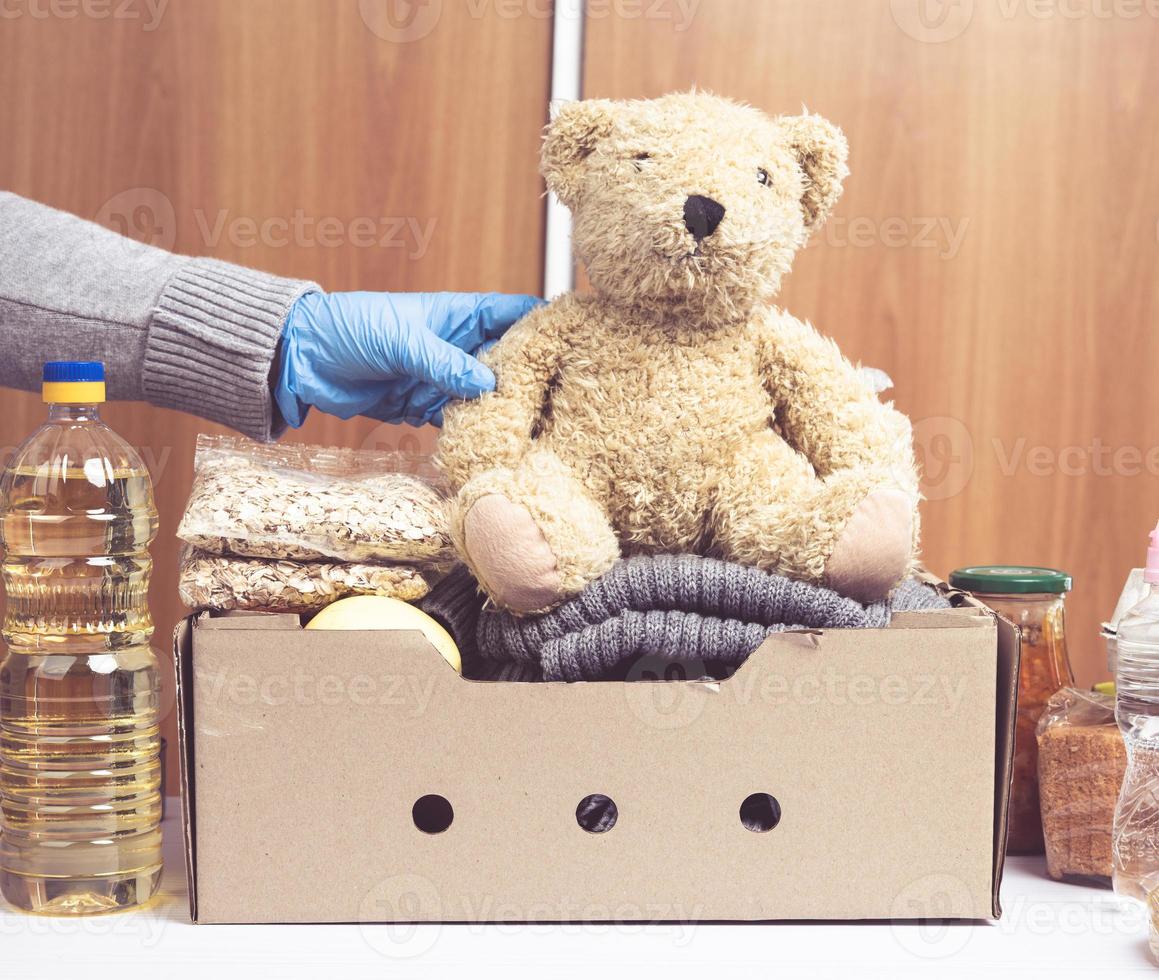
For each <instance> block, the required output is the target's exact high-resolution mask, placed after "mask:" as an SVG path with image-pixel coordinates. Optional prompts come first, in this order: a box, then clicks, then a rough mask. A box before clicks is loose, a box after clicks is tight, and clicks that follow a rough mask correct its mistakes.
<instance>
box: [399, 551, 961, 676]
mask: <svg viewBox="0 0 1159 980" xmlns="http://www.w3.org/2000/svg"><path fill="white" fill-rule="evenodd" d="M948 606H949V603H948V602H947V601H946V600H945V599H944V598H943V597H942V596H940V595H939V594H938V593H937V592H936V591H934V589H932V588H930V587H929V586H928V585H925V584H923V583H921V582H918V581H916V580H914V579H910V580H907V581H905V582H903V583H902V584H901V585H900V586H899V587H898V588H897V589H896V590H894V592H893V594H892V595H891V596H890V599H889V601H888V602H880V603H875V604H873V605H869V606H863V605H861V604H860V603H858V602H856V601H855V600H853V599H849V598H846V597H844V596H841V595H838V594H837V593H836V592H833V591H832V590H830V589H826V588H823V587H821V586H817V585H810V584H808V583H806V582H799V581H796V580H794V579H789V578H785V577H784V576H781V575H774V574H772V573H771V572H763V571H761V570H759V569H755V568H748V567H745V566H743V565H735V564H732V563H730V562H723V561H718V560H716V559H713V558H701V557H698V556H695V555H639V556H635V557H632V558H626V559H622V560H621V561H618V562H616V564H615V565H613V566H612V568H611V570H610V571H608V573H607V574H606V575H604V576H603V577H601V578H600V579H598V580H596V581H595V582H593V583H592V584H591V585H589V586H588V587H587V589H585V590H584V591H583V592H582V593H580V595H578V596H576V597H575V598H574V599H571V600H569V601H567V602H565V603H563V604H562V605H560V606H558V607H557V608H555V609H553V610H552V611H551V612H548V613H545V614H543V615H542V616H527V617H517V616H512V615H511V614H510V613H508V612H505V611H503V610H499V609H497V608H495V607H493V606H491V605H489V604H488V605H487V606H486V607H484V605H483V600H482V597H481V596H480V594H479V592H478V587H477V585H476V583H475V580H474V579H473V578H472V577H471V575H470V573H469V572H467V570H466V569H465V568H458V569H456V570H455V571H454V572H452V573H451V574H450V575H449V576H448V577H447V578H446V579H444V580H443V581H442V582H441V583H440V584H439V585H437V586H436V587H435V588H434V589H433V590H432V592H431V594H430V595H429V596H428V597H427V598H426V599H425V600H424V601H423V602H422V608H423V609H424V610H426V612H427V613H429V614H430V615H432V616H434V617H435V618H436V619H438V620H440V621H441V622H442V623H443V624H444V625H445V626H446V627H447V629H448V630H449V631H450V633H451V635H452V636H453V637H454V638H455V642H456V643H457V644H458V646H459V649H460V651H461V652H462V654H463V665H464V674H465V675H466V676H470V677H475V678H479V679H491V680H541V679H542V680H569V681H576V680H596V679H600V678H606V677H608V676H611V675H614V672H615V671H616V670H617V669H618V668H619V669H622V668H623V667H624V666H625V665H627V664H630V663H632V662H634V661H638V660H640V658H648V659H651V658H658V659H661V660H664V661H674V662H680V663H683V664H686V665H691V669H693V670H700V671H701V672H702V673H703V672H705V670H704V668H706V667H707V665H714V666H716V667H718V668H724V669H725V670H726V672H731V670H732V669H735V668H736V667H737V666H739V665H740V664H741V663H743V662H744V661H745V659H746V658H747V657H748V656H749V654H751V653H752V652H753V651H754V650H756V648H757V647H759V646H760V645H761V643H762V642H764V640H765V638H766V637H767V636H769V635H770V634H772V633H778V632H783V631H785V630H793V629H867V628H875V627H878V628H880V627H884V626H887V625H889V620H890V615H891V613H892V611H893V610H922V609H941V608H946V607H948Z"/></svg>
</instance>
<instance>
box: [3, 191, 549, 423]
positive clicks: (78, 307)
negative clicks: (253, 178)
mask: <svg viewBox="0 0 1159 980" xmlns="http://www.w3.org/2000/svg"><path fill="white" fill-rule="evenodd" d="M151 213H152V212H150V214H151ZM155 217H156V215H153V218H155ZM536 302H538V300H536V299H535V298H534V297H530V296H505V295H502V294H497V293H381V292H380V293H371V292H365V293H324V292H322V291H321V289H320V288H319V287H318V286H317V285H316V284H315V283H312V282H308V281H305V280H298V279H286V278H283V277H280V276H274V275H270V274H268V273H264V272H259V271H256V270H253V269H248V268H244V267H242V266H238V265H233V264H231V263H228V262H221V261H219V260H216V259H207V258H187V257H184V256H178V255H173V254H171V253H169V252H167V251H165V250H164V249H160V248H154V247H151V246H149V245H143V244H140V243H138V242H135V241H132V240H131V239H128V238H125V237H123V236H121V235H118V234H116V233H115V232H113V231H110V230H108V229H106V228H103V227H101V226H99V225H97V224H94V223H92V222H89V221H85V220H83V219H81V218H78V217H76V216H74V215H71V214H67V213H65V212H63V211H57V210H55V209H53V208H50V207H47V206H45V205H42V204H37V203H36V202H34V201H29V200H26V199H24V198H21V197H18V196H17V195H15V194H9V193H4V192H0V384H3V385H7V386H9V387H15V388H23V389H25V390H35V389H36V388H38V387H39V383H40V369H41V365H42V364H43V363H44V362H45V361H49V360H78V359H81V360H100V361H103V362H104V364H105V373H106V377H107V378H108V388H109V395H110V397H112V398H116V399H128V400H144V401H149V402H152V403H153V404H154V405H159V406H162V407H165V408H175V409H179V410H182V411H186V412H190V413H192V414H195V415H200V416H201V417H202V418H206V419H210V420H212V421H215V422H221V423H224V424H225V425H229V426H231V427H233V428H235V429H238V430H239V431H241V432H244V433H245V434H246V435H249V436H252V437H253V438H256V439H262V440H266V439H271V438H276V437H277V436H278V435H279V434H280V433H281V432H282V431H283V430H284V429H285V427H286V424H287V423H288V424H291V425H300V424H301V423H302V421H303V419H304V418H305V415H306V412H307V411H308V410H309V407H310V406H311V405H316V406H317V407H318V408H319V409H320V410H322V411H326V412H330V413H332V414H335V415H339V416H340V417H342V418H348V417H350V416H352V415H356V414H366V415H369V416H371V417H372V418H376V419H379V420H380V421H386V422H402V421H408V422H412V423H414V424H421V423H423V422H428V421H434V422H438V421H439V416H440V411H441V407H442V405H443V403H444V402H445V401H446V400H447V398H448V397H458V398H467V397H474V396H476V395H478V394H480V393H481V392H483V391H488V390H490V388H491V387H492V385H493V378H492V376H491V374H490V372H489V371H488V370H487V369H486V368H483V367H482V366H481V365H480V364H479V363H478V362H477V361H476V360H475V358H474V357H472V356H471V354H472V353H473V352H475V351H477V350H478V349H480V347H481V346H485V345H486V344H487V343H489V342H491V341H493V340H494V339H495V338H497V337H498V336H500V335H501V334H502V333H503V332H504V331H505V330H506V328H507V327H508V326H509V325H510V324H511V323H512V322H513V321H514V320H516V319H518V317H519V316H521V315H522V314H523V313H524V312H526V310H527V309H529V308H530V307H531V306H532V305H534V304H535V303H536ZM279 408H280V409H281V410H279ZM283 413H284V415H283Z"/></svg>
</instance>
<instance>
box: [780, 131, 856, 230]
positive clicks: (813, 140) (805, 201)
mask: <svg viewBox="0 0 1159 980" xmlns="http://www.w3.org/2000/svg"><path fill="white" fill-rule="evenodd" d="M777 122H778V123H779V124H780V127H781V132H782V133H783V134H784V138H785V139H786V141H787V142H788V145H789V147H790V148H791V149H792V151H793V153H794V154H795V155H796V157H797V162H798V163H799V164H800V166H801V170H802V172H803V173H804V174H805V194H804V197H803V198H802V199H801V208H802V210H803V211H804V212H805V227H806V228H807V229H808V230H809V231H813V230H814V229H815V228H818V227H819V226H820V225H821V224H822V222H824V220H825V219H826V218H827V217H828V216H829V212H830V210H832V208H833V205H834V204H836V203H837V199H838V198H839V197H840V196H841V185H842V184H843V182H844V181H845V178H846V177H848V176H849V167H848V165H847V161H848V159H849V145H848V144H847V143H846V142H845V134H844V133H842V132H841V130H840V129H838V128H837V127H836V126H834V125H833V123H831V122H829V120H827V119H822V118H821V117H820V116H815V115H812V114H811V113H806V114H805V115H801V116H781V117H780V118H779V119H778V120H777Z"/></svg>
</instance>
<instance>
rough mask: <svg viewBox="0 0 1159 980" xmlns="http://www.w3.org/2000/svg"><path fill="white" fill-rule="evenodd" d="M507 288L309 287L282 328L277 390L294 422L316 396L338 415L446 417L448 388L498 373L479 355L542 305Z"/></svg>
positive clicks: (417, 421) (416, 420)
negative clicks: (451, 290)
mask: <svg viewBox="0 0 1159 980" xmlns="http://www.w3.org/2000/svg"><path fill="white" fill-rule="evenodd" d="M541 302H542V300H539V299H536V298H535V297H534V296H506V295H503V294H502V293H319V292H314V293H307V294H306V295H305V296H302V297H301V298H300V299H299V300H298V301H297V302H296V303H295V304H294V305H293V307H291V309H290V313H289V316H288V317H287V318H286V326H285V328H284V330H283V331H282V339H281V351H280V355H281V365H280V369H279V373H278V378H277V380H276V382H275V384H274V399H275V401H276V402H277V404H278V408H279V410H280V411H281V413H282V417H283V418H285V420H286V421H287V422H288V423H289V424H290V425H292V426H293V427H294V428H297V427H298V426H300V425H301V424H302V423H303V422H304V421H305V420H306V413H307V412H308V411H309V409H310V406H311V405H316V406H317V407H318V408H319V409H320V410H321V411H323V412H327V413H329V414H330V415H337V416H338V417H339V418H343V419H348V418H351V417H352V416H355V415H367V416H369V417H370V418H372V419H378V420H379V421H380V422H408V423H410V424H411V425H423V424H424V423H427V422H433V423H434V424H435V425H441V424H442V421H443V406H444V405H446V403H447V402H448V401H449V400H451V399H452V398H477V397H478V396H479V395H481V394H483V393H484V392H487V391H492V390H494V388H495V375H493V374H492V373H491V369H490V368H488V367H487V366H486V365H484V364H482V363H480V362H479V361H478V360H476V359H475V356H476V355H478V354H479V353H481V352H482V351H483V350H485V349H486V348H487V347H489V346H491V344H493V343H494V342H495V341H496V340H498V339H499V338H500V337H501V336H503V334H504V333H505V332H506V330H507V328H508V327H510V326H511V324H513V323H514V322H515V321H516V320H518V319H519V318H520V317H521V316H523V315H524V314H525V313H527V312H528V311H529V310H531V309H532V308H534V307H535V306H537V305H539V304H540V303H541Z"/></svg>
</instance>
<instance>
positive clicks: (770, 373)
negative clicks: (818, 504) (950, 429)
mask: <svg viewBox="0 0 1159 980" xmlns="http://www.w3.org/2000/svg"><path fill="white" fill-rule="evenodd" d="M758 344H759V346H760V349H761V359H762V370H763V372H764V377H765V383H766V386H767V388H768V390H769V393H770V395H771V397H772V399H773V402H774V404H775V406H776V411H777V420H778V422H779V423H780V426H781V430H782V432H783V433H784V437H785V439H786V441H787V442H789V444H790V445H792V446H793V447H794V448H795V449H797V450H798V451H800V452H801V453H802V454H803V455H804V456H805V457H806V459H808V460H809V462H810V463H812V465H813V469H814V471H815V472H816V473H817V475H818V476H820V477H825V476H828V475H829V474H831V473H834V472H836V471H839V470H845V469H853V468H867V469H882V468H884V469H889V470H891V471H893V473H894V474H895V476H896V478H897V479H898V480H899V481H900V482H901V483H903V484H905V485H906V488H907V489H909V488H910V487H912V488H914V489H915V490H916V485H917V475H916V467H915V463H914V455H913V441H912V432H911V428H910V423H909V419H907V418H906V417H905V416H904V415H902V414H901V413H900V412H898V411H897V410H895V409H894V408H893V406H892V405H890V404H883V403H882V402H881V401H879V400H878V397H877V395H876V393H875V392H874V391H873V390H872V389H871V388H870V386H869V384H868V383H867V382H866V381H865V379H864V378H863V377H862V376H861V374H860V372H858V370H857V369H856V368H854V366H853V365H852V364H850V363H849V361H848V360H847V359H846V358H845V357H844V356H843V355H842V354H841V351H840V350H839V349H838V348H837V345H836V344H835V343H834V342H833V341H832V340H830V339H828V338H826V337H822V336H821V335H820V334H819V333H818V332H817V331H816V330H815V329H813V327H812V326H810V325H809V324H807V323H802V322H801V321H800V320H797V319H795V318H793V317H791V316H789V315H788V314H786V313H782V312H779V311H770V312H769V314H768V318H767V319H766V320H765V322H764V323H763V324H762V325H761V330H760V335H759V338H758Z"/></svg>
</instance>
